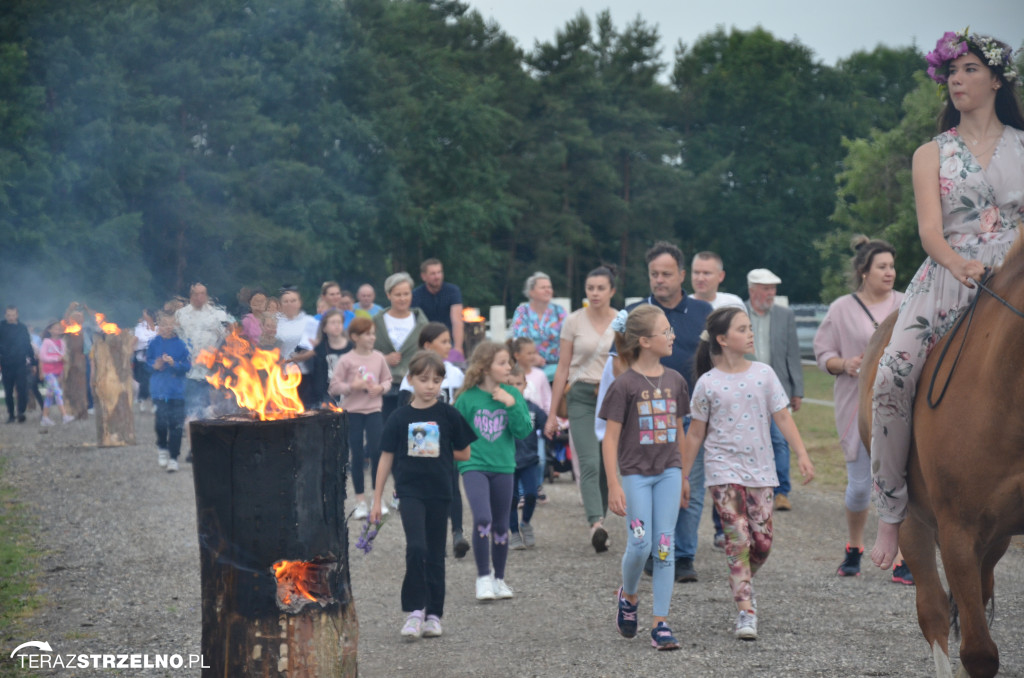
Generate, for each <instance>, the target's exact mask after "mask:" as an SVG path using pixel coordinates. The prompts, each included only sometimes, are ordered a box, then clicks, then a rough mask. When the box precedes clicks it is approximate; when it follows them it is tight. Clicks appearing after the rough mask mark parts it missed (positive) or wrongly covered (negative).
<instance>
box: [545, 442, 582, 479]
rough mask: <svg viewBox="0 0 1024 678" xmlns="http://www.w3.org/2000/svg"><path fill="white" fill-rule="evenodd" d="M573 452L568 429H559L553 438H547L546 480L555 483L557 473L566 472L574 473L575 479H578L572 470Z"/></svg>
mask: <svg viewBox="0 0 1024 678" xmlns="http://www.w3.org/2000/svg"><path fill="white" fill-rule="evenodd" d="M572 454H573V453H572V448H571V447H569V432H568V431H559V432H558V435H556V436H555V437H554V438H553V439H551V440H545V441H544V457H545V461H546V462H547V463H545V464H544V480H546V481H547V482H549V483H553V482H554V481H555V477H556V474H558V473H566V472H568V473H572V474H573V475H572V477H573V480H576V474H575V473H574V472H573V470H572Z"/></svg>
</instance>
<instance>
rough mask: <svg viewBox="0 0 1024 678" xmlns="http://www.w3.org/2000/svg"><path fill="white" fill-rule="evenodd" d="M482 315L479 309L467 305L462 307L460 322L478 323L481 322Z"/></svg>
mask: <svg viewBox="0 0 1024 678" xmlns="http://www.w3.org/2000/svg"><path fill="white" fill-rule="evenodd" d="M483 319H484V317H483V316H482V315H480V309H478V308H473V307H472V306H467V307H466V308H464V309H462V322H466V323H478V322H482V321H483Z"/></svg>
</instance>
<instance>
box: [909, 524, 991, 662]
mask: <svg viewBox="0 0 1024 678" xmlns="http://www.w3.org/2000/svg"><path fill="white" fill-rule="evenodd" d="M940 534H941V540H940V550H941V553H942V564H943V565H944V566H945V569H946V579H947V580H948V581H949V590H950V592H951V593H952V594H953V600H955V601H956V605H957V609H958V610H959V612H960V629H961V638H962V640H961V642H960V663H961V664H962V665H963V668H965V669H966V670H967V673H968V674H970V675H971V676H972V677H973V678H990V677H991V676H994V675H996V673H997V672H998V671H999V649H998V648H997V647H996V644H995V643H994V642H993V641H992V636H990V635H989V632H988V622H987V620H986V619H985V603H984V602H983V599H982V588H983V587H982V574H981V573H982V561H983V560H985V556H984V554H983V553H982V551H983V547H982V545H981V544H979V543H978V542H977V534H976V533H975V534H972V533H971V531H970V530H967V529H961V527H960V526H952V527H949V526H945V527H943V526H940ZM992 567H994V563H993V564H992ZM910 571H911V572H913V571H914V570H913V567H911V570H910ZM916 576H917V575H916V574H915V577H916Z"/></svg>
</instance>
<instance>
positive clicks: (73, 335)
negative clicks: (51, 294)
mask: <svg viewBox="0 0 1024 678" xmlns="http://www.w3.org/2000/svg"><path fill="white" fill-rule="evenodd" d="M62 324H63V325H64V346H65V349H64V407H65V408H66V409H67V411H68V414H70V415H71V416H72V417H74V418H75V419H88V418H89V393H88V391H87V390H86V388H87V384H86V380H85V361H86V360H88V358H87V357H86V355H85V338H84V337H83V336H82V326H81V325H79V324H77V323H68V322H67V321H65V322H64V323H62Z"/></svg>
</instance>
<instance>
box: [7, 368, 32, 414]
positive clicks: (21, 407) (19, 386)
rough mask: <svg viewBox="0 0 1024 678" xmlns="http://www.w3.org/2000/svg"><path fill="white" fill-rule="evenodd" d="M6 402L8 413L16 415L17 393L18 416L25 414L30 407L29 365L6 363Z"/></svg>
mask: <svg viewBox="0 0 1024 678" xmlns="http://www.w3.org/2000/svg"><path fill="white" fill-rule="evenodd" d="M2 369H3V373H4V379H3V381H4V402H6V403H7V414H8V415H9V416H10V417H12V418H13V417H14V400H15V398H14V396H15V394H17V400H18V416H19V417H22V416H25V408H26V407H28V365H24V364H22V365H19V364H17V363H15V364H13V365H4V366H3V368H2Z"/></svg>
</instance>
